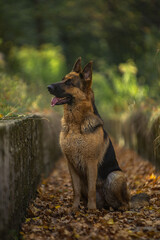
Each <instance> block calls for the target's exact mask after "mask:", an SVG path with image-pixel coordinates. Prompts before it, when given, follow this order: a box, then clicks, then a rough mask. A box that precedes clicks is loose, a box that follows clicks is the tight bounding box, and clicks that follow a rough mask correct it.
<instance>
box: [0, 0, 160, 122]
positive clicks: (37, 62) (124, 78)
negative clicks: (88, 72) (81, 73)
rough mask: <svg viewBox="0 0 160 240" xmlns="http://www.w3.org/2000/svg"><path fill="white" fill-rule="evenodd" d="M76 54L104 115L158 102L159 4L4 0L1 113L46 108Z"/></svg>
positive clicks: (0, 5)
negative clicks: (52, 86)
mask: <svg viewBox="0 0 160 240" xmlns="http://www.w3.org/2000/svg"><path fill="white" fill-rule="evenodd" d="M79 56H81V57H82V60H83V62H82V63H83V65H85V64H86V63H87V62H88V61H90V60H93V62H94V66H93V69H94V75H93V88H94V92H95V98H96V104H97V105H98V108H99V111H100V113H101V114H102V115H107V116H113V115H117V116H120V115H122V114H123V113H126V112H128V111H133V109H135V108H138V107H140V106H141V107H142V106H144V107H146V106H151V107H155V106H156V107H158V106H159V101H160V96H159V93H160V1H159V0H139V1H135V0H114V1H112V0H98V1H97V0H92V1H88V0H79V1H75V0H16V1H13V0H5V1H3V0H0V117H1V118H4V117H7V116H14V115H21V114H28V113H31V112H37V111H46V109H48V110H49V109H50V108H51V107H50V99H51V96H50V95H49V94H48V92H47V90H46V87H47V85H48V84H50V83H53V82H57V81H60V80H61V78H62V77H63V76H64V75H65V74H66V73H67V72H69V71H70V70H71V69H72V66H73V63H74V61H75V60H76V59H77V58H78V57H79ZM55 109H56V110H57V109H58V107H55Z"/></svg>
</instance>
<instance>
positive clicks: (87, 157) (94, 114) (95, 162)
mask: <svg viewBox="0 0 160 240" xmlns="http://www.w3.org/2000/svg"><path fill="white" fill-rule="evenodd" d="M91 85H92V62H89V63H88V64H87V65H86V66H85V67H84V69H83V70H82V68H81V58H78V60H77V61H76V62H75V64H74V66H73V70H72V71H71V72H70V73H69V74H67V75H66V76H65V77H64V78H63V79H62V81H61V82H58V83H54V84H51V85H49V86H48V90H49V92H50V93H51V94H53V95H54V96H55V97H54V98H53V99H52V101H51V106H55V105H62V104H64V116H63V118H62V130H61V133H60V145H61V148H62V151H63V153H64V155H65V156H66V158H67V160H68V167H69V172H70V175H71V179H72V186H73V192H74V199H73V209H77V208H78V207H79V205H80V200H81V199H82V200H84V202H87V203H88V205H87V206H88V209H96V207H97V208H99V209H100V208H108V207H112V208H113V209H119V208H126V207H127V208H128V206H129V202H130V194H129V191H128V188H127V183H126V178H125V175H124V173H123V172H122V170H121V169H120V167H119V165H118V162H117V159H116V155H115V151H114V148H113V145H112V142H111V140H110V138H109V136H108V134H107V133H106V131H105V130H104V127H103V121H102V118H101V117H100V115H99V113H98V110H97V108H96V106H95V101H94V93H93V90H92V88H91Z"/></svg>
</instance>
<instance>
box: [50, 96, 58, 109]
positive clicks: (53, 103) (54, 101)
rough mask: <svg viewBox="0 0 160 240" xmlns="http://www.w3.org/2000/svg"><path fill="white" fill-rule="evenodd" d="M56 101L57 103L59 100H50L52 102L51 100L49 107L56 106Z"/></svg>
mask: <svg viewBox="0 0 160 240" xmlns="http://www.w3.org/2000/svg"><path fill="white" fill-rule="evenodd" d="M58 101H59V98H56V97H54V98H52V100H51V106H52V107H54V105H56V103H57V102H58Z"/></svg>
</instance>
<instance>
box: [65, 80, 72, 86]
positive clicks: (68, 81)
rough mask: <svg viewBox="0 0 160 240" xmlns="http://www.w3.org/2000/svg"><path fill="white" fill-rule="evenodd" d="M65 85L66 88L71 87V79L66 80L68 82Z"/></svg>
mask: <svg viewBox="0 0 160 240" xmlns="http://www.w3.org/2000/svg"><path fill="white" fill-rule="evenodd" d="M65 85H67V86H73V83H72V79H68V80H67V81H66V82H65Z"/></svg>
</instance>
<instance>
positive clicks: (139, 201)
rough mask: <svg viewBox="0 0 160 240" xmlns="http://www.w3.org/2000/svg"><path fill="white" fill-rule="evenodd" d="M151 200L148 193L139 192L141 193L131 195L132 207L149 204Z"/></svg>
mask: <svg viewBox="0 0 160 240" xmlns="http://www.w3.org/2000/svg"><path fill="white" fill-rule="evenodd" d="M149 201H150V197H149V195H148V194H146V193H139V194H135V195H133V196H132V197H131V199H130V204H129V205H130V208H131V209H136V208H141V207H144V206H148V205H149Z"/></svg>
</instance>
